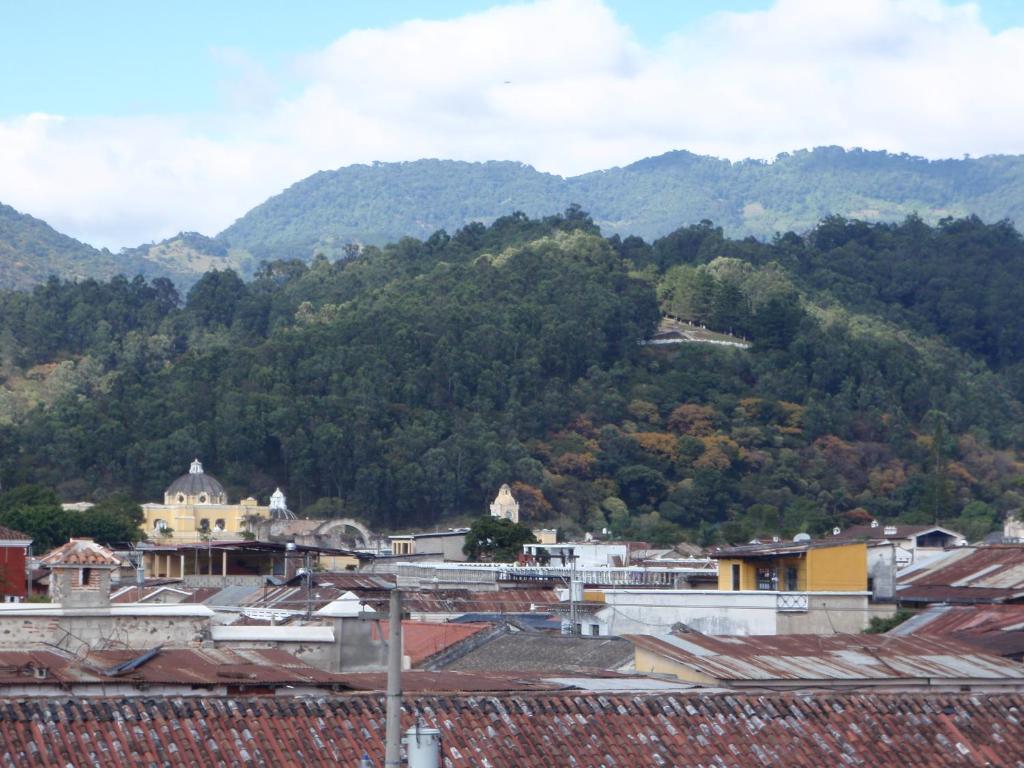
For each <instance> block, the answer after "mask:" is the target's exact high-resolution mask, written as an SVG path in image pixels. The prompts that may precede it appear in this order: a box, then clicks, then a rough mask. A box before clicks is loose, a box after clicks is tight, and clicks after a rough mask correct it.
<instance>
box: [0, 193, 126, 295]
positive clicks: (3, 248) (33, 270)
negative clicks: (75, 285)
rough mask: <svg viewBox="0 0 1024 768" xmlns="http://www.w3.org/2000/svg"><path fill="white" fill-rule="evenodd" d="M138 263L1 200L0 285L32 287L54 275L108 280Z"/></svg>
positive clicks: (71, 278)
mask: <svg viewBox="0 0 1024 768" xmlns="http://www.w3.org/2000/svg"><path fill="white" fill-rule="evenodd" d="M137 266H138V265H137V264H136V263H135V262H133V261H131V260H125V259H121V258H119V257H118V256H115V255H114V254H112V253H110V251H107V250H103V251H98V250H96V249H95V248H93V247H92V246H90V245H86V244H85V243H81V242H79V241H78V240H75V239H74V238H71V237H68V236H67V235H62V234H61V233H60V232H57V231H56V230H55V229H53V228H52V227H51V226H50V225H49V224H47V223H46V222H45V221H41V220H39V219H36V218H33V217H32V216H29V215H28V214H24V213H19V212H18V211H16V210H14V209H13V208H11V207H10V206H8V205H3V204H2V203H0V288H28V287H29V286H32V285H36V284H38V283H41V282H44V281H45V280H46V278H47V277H49V276H50V275H59V276H60V277H62V278H65V279H67V280H74V279H77V278H84V277H95V278H100V279H106V278H110V277H113V276H114V275H116V274H118V273H119V272H131V271H133V270H135V269H136V268H137Z"/></svg>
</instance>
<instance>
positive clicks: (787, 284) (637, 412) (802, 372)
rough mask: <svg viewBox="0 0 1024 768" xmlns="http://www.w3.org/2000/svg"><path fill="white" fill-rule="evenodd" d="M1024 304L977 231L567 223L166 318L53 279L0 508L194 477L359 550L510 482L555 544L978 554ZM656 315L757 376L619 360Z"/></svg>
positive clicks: (231, 293)
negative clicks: (606, 536)
mask: <svg viewBox="0 0 1024 768" xmlns="http://www.w3.org/2000/svg"><path fill="white" fill-rule="evenodd" d="M1022 279H1024V244H1022V242H1021V238H1020V236H1019V235H1018V233H1017V232H1016V231H1015V230H1014V229H1013V228H1012V227H1010V226H1008V225H998V224H997V225H986V224H984V223H983V222H982V221H980V220H979V219H976V218H963V219H948V220H945V221H943V222H942V223H941V224H939V225H937V226H930V225H928V224H926V223H924V222H923V221H921V220H919V219H917V218H913V217H912V218H909V219H907V220H906V221H904V222H902V223H899V224H870V223H863V222H858V221H849V220H846V219H842V218H838V217H833V218H830V219H827V220H825V221H824V222H822V223H821V224H820V226H818V227H816V228H815V229H814V230H813V231H811V232H810V233H809V234H808V235H807V236H799V235H796V234H786V235H784V236H781V237H778V238H774V239H772V240H770V241H768V242H758V241H756V240H752V239H742V240H738V239H730V238H729V237H727V236H726V235H725V234H724V233H723V230H722V229H721V228H719V227H716V226H714V225H713V224H711V223H710V222H702V223H699V224H696V225H692V226H687V227H684V228H682V229H678V230H676V231H674V232H672V233H670V234H669V235H667V236H665V237H663V238H660V239H658V240H656V241H654V242H653V243H647V242H645V241H643V240H641V239H640V238H637V237H629V238H625V239H622V238H619V237H618V236H613V237H611V238H607V239H606V238H603V237H602V236H601V234H600V232H599V231H598V229H597V227H596V226H595V225H594V223H593V222H592V220H591V219H590V218H589V217H588V216H587V215H586V214H585V213H583V212H582V211H581V210H580V209H579V208H576V207H570V208H569V209H568V210H567V211H566V213H565V214H564V215H560V216H551V217H547V218H545V219H542V220H536V219H530V218H528V217H526V216H525V215H523V214H516V215H512V216H505V217H502V218H500V219H498V220H497V221H496V222H494V223H493V225H491V226H484V225H481V224H472V225H468V226H466V227H464V228H462V229H460V230H458V231H457V232H456V233H455V234H453V235H450V236H449V235H448V234H447V233H445V232H435V233H434V234H432V235H431V236H430V237H428V238H426V239H425V240H422V241H421V240H415V239H411V238H405V239H402V240H400V241H398V242H397V243H395V244H392V245H388V246H386V247H383V248H377V247H373V246H370V247H365V248H363V249H361V250H360V251H359V252H355V250H354V249H350V253H348V254H346V257H345V258H344V259H338V260H336V261H333V262H332V261H331V260H329V259H327V258H325V257H320V258H316V259H314V260H313V261H312V263H309V264H307V263H305V262H302V261H278V262H273V263H270V264H267V265H265V266H264V267H263V268H261V269H260V270H259V271H258V272H257V273H256V275H255V277H254V279H253V280H252V281H250V282H248V283H246V282H244V281H243V280H242V279H240V278H239V277H238V276H237V275H236V274H235V273H234V272H231V271H214V272H210V273H208V274H206V275H205V276H204V277H203V278H202V279H201V280H200V281H199V282H198V283H197V284H196V285H195V286H194V287H193V288H192V289H191V291H190V292H189V293H188V296H187V299H186V300H185V301H184V303H183V304H179V303H178V301H177V296H176V294H175V291H174V287H173V285H171V283H170V282H169V281H166V280H157V281H154V282H152V283H147V282H145V281H144V280H141V279H138V280H133V281H128V280H125V279H115V280H113V281H111V282H109V283H98V282H94V281H88V280H87V281H83V282H80V283H77V284H73V283H67V282H59V281H55V280H54V281H50V282H48V283H47V284H45V285H43V286H39V287H37V288H36V289H34V290H33V291H32V292H25V293H7V294H5V295H3V296H0V328H2V329H3V330H2V332H0V364H2V368H0V373H2V376H3V379H2V388H0V482H2V484H3V488H5V489H10V488H13V487H16V486H18V485H22V484H27V483H37V484H41V485H44V486H48V487H51V488H55V489H57V491H58V492H59V494H60V495H61V496H62V497H63V498H66V499H76V500H77V499H81V498H101V497H104V496H106V495H109V494H113V493H116V492H127V493H129V494H131V495H132V496H134V497H135V498H136V499H139V500H146V499H156V498H159V496H160V494H161V492H162V489H163V488H164V487H165V486H166V484H167V483H168V482H169V481H170V480H171V479H172V478H173V477H175V476H177V475H178V474H180V473H181V472H182V471H183V467H185V466H187V464H188V462H189V461H190V460H191V459H192V457H193V456H199V457H201V458H202V460H203V463H204V465H206V466H207V468H208V469H209V471H211V472H212V473H214V474H216V475H217V476H218V477H219V478H220V479H221V480H222V481H223V482H225V484H226V485H227V486H228V488H229V490H230V491H231V493H232V495H233V496H237V495H239V494H241V493H246V494H248V493H257V494H259V495H261V496H262V497H266V496H267V495H268V494H269V492H270V491H271V490H273V488H274V486H275V485H278V484H280V485H281V486H282V487H284V488H285V490H286V492H287V493H288V497H289V503H290V505H291V506H292V507H293V508H295V509H297V510H299V511H300V512H303V513H306V514H311V515H324V514H326V515H332V514H333V515H337V514H346V515H353V516H357V517H361V518H364V519H366V520H368V521H369V522H371V523H372V524H373V525H376V526H380V527H404V526H423V527H428V526H433V525H435V524H440V523H449V522H455V521H456V520H459V519H466V518H469V517H476V516H478V515H479V514H480V513H481V512H482V511H484V510H485V509H486V503H487V502H488V500H489V499H490V498H491V497H493V495H494V492H495V490H496V489H497V487H498V486H499V485H500V484H501V483H503V482H510V483H512V484H513V490H514V493H515V494H516V496H517V498H518V499H519V501H520V502H521V504H522V514H523V516H524V518H525V520H526V521H528V522H531V523H532V522H538V523H544V524H549V525H557V526H559V527H561V528H563V529H566V530H568V531H570V532H572V531H577V532H578V531H580V530H583V529H589V530H593V529H595V528H602V527H609V528H610V529H611V530H612V531H613V532H614V533H615V534H616V535H618V536H623V537H643V538H648V539H652V540H655V541H673V540H676V539H678V538H680V537H683V536H688V537H691V538H693V539H696V540H699V541H702V542H711V541H715V540H731V541H740V540H743V539H746V538H749V537H750V536H752V535H755V534H758V533H768V534H772V533H778V532H780V531H781V532H784V533H788V534H792V533H795V532H797V531H799V530H808V531H810V532H812V533H820V532H822V531H826V530H828V529H829V528H831V527H832V526H833V525H836V524H840V525H842V524H846V523H852V522H862V521H864V520H867V519H869V518H871V517H878V518H880V519H882V520H896V519H899V520H903V521H931V520H936V519H938V520H941V521H945V522H948V523H951V524H952V525H954V526H956V527H959V528H963V529H965V530H966V532H967V533H968V534H969V535H971V536H980V535H983V534H984V533H986V532H987V531H989V530H991V529H992V528H993V527H994V526H995V525H996V524H997V522H998V519H999V515H1000V514H1001V513H1003V512H1005V511H1007V510H1010V509H1014V508H1018V507H1020V506H1021V504H1022V501H1024V498H1022V495H1024V489H1022V487H1021V480H1020V478H1021V476H1022V472H1021V470H1022V469H1024V462H1022V456H1021V450H1022V449H1024V406H1022V402H1021V400H1022V397H1024V376H1022V375H1021V374H1022V369H1024V365H1022V354H1024V353H1022V348H1021V343H1020V339H1021V332H1022V330H1024V318H1022V316H1021V315H1020V313H1019V311H1017V310H1016V306H1015V303H1014V296H1015V291H1016V289H1017V286H1019V285H1021V283H1022ZM663 314H671V315H673V316H675V317H678V318H681V319H683V320H689V321H693V322H695V323H703V324H705V325H708V326H709V327H711V328H716V329H719V330H731V331H732V332H733V333H735V334H739V335H743V336H745V337H747V338H748V339H750V340H751V342H752V347H751V348H750V349H746V350H745V349H738V348H727V347H720V346H713V345H706V344H692V343H691V344H680V345H677V346H644V345H641V344H639V343H638V342H640V341H641V340H642V339H644V338H646V337H649V336H650V335H651V334H652V333H653V332H654V330H655V328H656V326H657V323H658V321H659V318H660V317H661V316H662V315H663ZM3 503H4V502H3V497H0V513H3V509H2V507H3ZM0 522H2V520H0Z"/></svg>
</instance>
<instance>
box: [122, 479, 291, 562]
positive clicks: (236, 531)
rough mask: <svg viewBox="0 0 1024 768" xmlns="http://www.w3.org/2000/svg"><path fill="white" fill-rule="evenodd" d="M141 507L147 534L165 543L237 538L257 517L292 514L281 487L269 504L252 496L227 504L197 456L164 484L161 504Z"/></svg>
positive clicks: (222, 493)
mask: <svg viewBox="0 0 1024 768" xmlns="http://www.w3.org/2000/svg"><path fill="white" fill-rule="evenodd" d="M142 510H143V513H144V514H145V522H144V523H143V530H144V532H145V534H146V536H147V537H148V538H149V539H152V540H156V541H165V542H193V541H198V540H200V539H203V538H207V537H209V538H211V539H214V540H225V539H240V538H242V535H243V534H244V533H245V532H246V531H248V530H251V527H253V526H254V524H255V523H256V522H257V521H258V519H270V518H285V519H287V518H293V517H295V515H293V514H292V513H291V512H290V511H289V510H288V507H287V505H286V503H285V498H284V494H283V493H281V489H280V488H278V489H277V490H276V491H275V492H274V495H273V496H271V498H270V506H262V505H261V504H260V503H259V502H258V501H257V500H256V499H254V498H253V497H251V496H250V497H248V498H245V499H242V500H241V501H239V502H238V503H237V504H230V503H229V502H228V494H227V492H226V491H225V490H224V486H223V485H221V484H220V482H219V481H218V480H217V478H215V477H214V476H213V475H210V474H207V473H206V472H204V471H203V465H202V463H201V462H200V461H199V459H196V460H194V461H193V462H192V465H191V466H190V467H189V470H188V472H187V473H186V474H184V475H182V476H181V477H179V478H178V479H177V480H175V481H174V482H173V483H171V484H170V485H169V486H167V490H165V491H164V502H163V504H155V503H153V504H143V505H142Z"/></svg>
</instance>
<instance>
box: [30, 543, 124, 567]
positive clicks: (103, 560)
mask: <svg viewBox="0 0 1024 768" xmlns="http://www.w3.org/2000/svg"><path fill="white" fill-rule="evenodd" d="M39 563H40V565H45V566H48V567H51V568H52V567H53V566H61V565H112V566H120V565H121V561H120V560H118V559H117V558H116V557H115V556H114V553H113V552H111V551H110V550H109V549H107V548H106V547H104V546H101V545H99V544H97V543H96V542H95V541H93V540H92V539H84V538H82V539H71V540H70V541H69V542H68V543H67V544H62V545H60V546H59V547H57V548H56V549H52V550H50V551H49V552H47V553H46V555H44V556H43V557H41V558H40V559H39Z"/></svg>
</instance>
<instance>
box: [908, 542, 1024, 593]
mask: <svg viewBox="0 0 1024 768" xmlns="http://www.w3.org/2000/svg"><path fill="white" fill-rule="evenodd" d="M897 589H898V592H897V596H898V598H899V600H900V601H905V602H925V603H942V602H947V603H975V602H977V603H999V602H1006V601H1008V600H1017V599H1024V545H1022V544H988V545H984V546H969V547H959V548H957V549H953V550H950V551H949V552H945V553H943V554H941V555H938V556H936V557H934V558H932V559H930V560H927V561H925V562H924V563H922V564H920V565H918V566H911V567H909V568H907V569H906V570H904V571H903V572H901V573H900V575H899V583H898V587H897Z"/></svg>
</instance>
